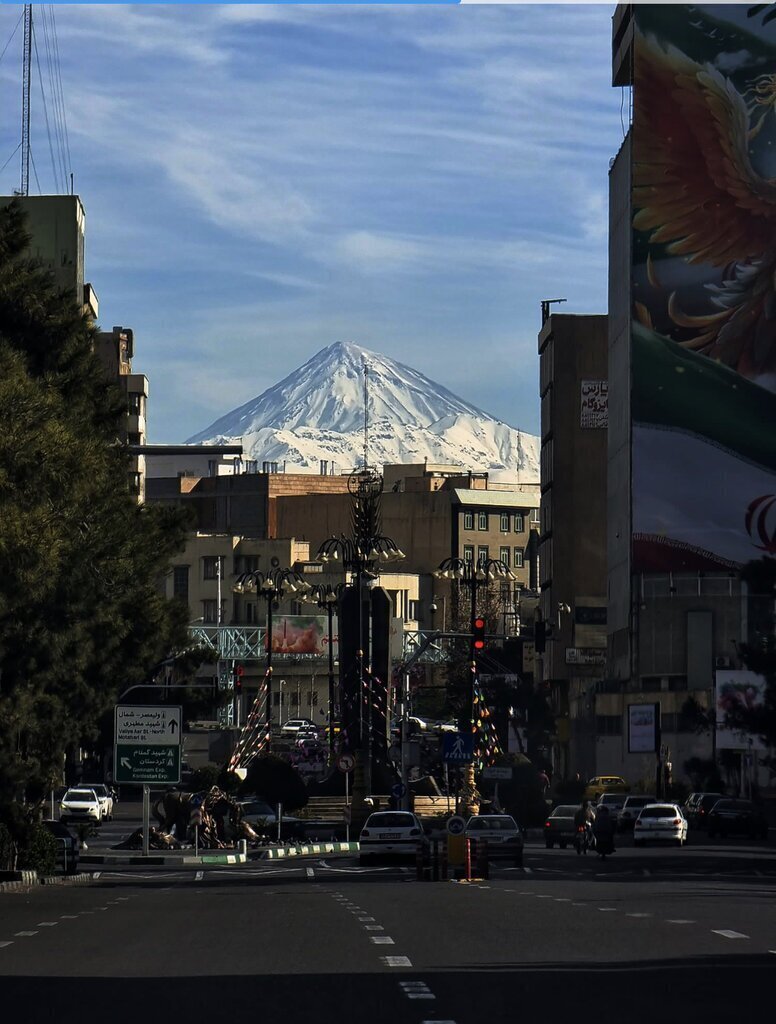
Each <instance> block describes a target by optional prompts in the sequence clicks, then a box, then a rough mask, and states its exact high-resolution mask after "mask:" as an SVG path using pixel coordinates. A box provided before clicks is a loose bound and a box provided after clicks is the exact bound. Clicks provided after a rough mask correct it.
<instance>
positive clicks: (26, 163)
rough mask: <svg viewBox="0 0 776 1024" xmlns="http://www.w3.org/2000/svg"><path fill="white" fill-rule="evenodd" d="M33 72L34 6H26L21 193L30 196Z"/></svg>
mask: <svg viewBox="0 0 776 1024" xmlns="http://www.w3.org/2000/svg"><path fill="white" fill-rule="evenodd" d="M31 71H32V4H25V5H24V54H23V57H22V181H21V188H20V189H19V192H20V194H21V195H23V196H28V195H29V194H30V94H31V90H30V75H31Z"/></svg>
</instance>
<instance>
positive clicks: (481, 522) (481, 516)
mask: <svg viewBox="0 0 776 1024" xmlns="http://www.w3.org/2000/svg"><path fill="white" fill-rule="evenodd" d="M487 528H488V513H487V512H479V513H478V515H477V529H478V530H487Z"/></svg>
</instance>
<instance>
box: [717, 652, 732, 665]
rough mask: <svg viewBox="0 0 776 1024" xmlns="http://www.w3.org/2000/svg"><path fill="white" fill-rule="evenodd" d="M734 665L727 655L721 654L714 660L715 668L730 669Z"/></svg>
mask: <svg viewBox="0 0 776 1024" xmlns="http://www.w3.org/2000/svg"><path fill="white" fill-rule="evenodd" d="M732 664H733V661H732V659H731V658H729V657H728V655H727V654H720V655H719V656H718V657H716V658H715V659H714V668H730V667H731V666H732Z"/></svg>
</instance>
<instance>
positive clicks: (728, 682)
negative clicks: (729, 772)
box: [715, 669, 766, 750]
mask: <svg viewBox="0 0 776 1024" xmlns="http://www.w3.org/2000/svg"><path fill="white" fill-rule="evenodd" d="M765 686H766V682H765V678H764V677H763V676H759V675H757V673H756V672H749V671H748V670H747V669H727V670H725V671H717V672H716V679H715V694H716V705H715V706H716V719H717V750H765V749H766V747H765V744H764V743H763V742H762V740H761V739H760V737H759V736H754V735H752V734H751V733H744V732H740V731H738V730H737V729H728V728H727V727H726V726H725V715H726V714H729V713H730V712H732V711H734V710H735V709H736V707H742V708H745V709H746V710H751V709H754V708H759V707H762V706H763V704H764V702H765Z"/></svg>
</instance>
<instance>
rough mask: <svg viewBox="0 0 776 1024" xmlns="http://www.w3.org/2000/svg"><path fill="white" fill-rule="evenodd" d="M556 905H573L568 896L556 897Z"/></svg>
mask: <svg viewBox="0 0 776 1024" xmlns="http://www.w3.org/2000/svg"><path fill="white" fill-rule="evenodd" d="M555 903H571V899H570V898H569V897H568V896H556V897H555Z"/></svg>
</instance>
